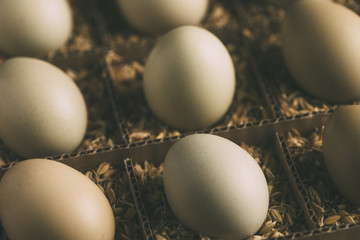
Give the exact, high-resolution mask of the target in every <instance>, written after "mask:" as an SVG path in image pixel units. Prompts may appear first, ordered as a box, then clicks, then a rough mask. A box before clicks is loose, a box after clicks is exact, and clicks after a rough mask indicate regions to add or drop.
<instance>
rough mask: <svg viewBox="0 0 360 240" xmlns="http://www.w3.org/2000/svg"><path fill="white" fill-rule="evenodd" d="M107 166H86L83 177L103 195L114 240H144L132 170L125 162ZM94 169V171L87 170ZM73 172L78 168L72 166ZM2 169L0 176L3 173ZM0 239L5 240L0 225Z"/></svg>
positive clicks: (101, 162) (125, 160)
mask: <svg viewBox="0 0 360 240" xmlns="http://www.w3.org/2000/svg"><path fill="white" fill-rule="evenodd" d="M117 160H118V161H115V162H113V163H112V164H110V163H109V162H105V161H103V160H100V163H97V164H96V165H92V164H86V161H87V159H83V162H84V163H85V165H86V167H85V168H83V169H82V170H83V173H84V174H85V175H86V176H87V177H88V178H89V179H90V180H91V181H93V182H94V183H95V184H96V185H97V186H98V187H99V188H100V189H101V190H102V191H103V193H104V194H105V196H106V197H107V199H108V201H109V204H110V205H111V208H112V210H113V213H114V218H115V228H116V232H115V239H143V235H142V232H143V231H142V229H143V228H144V227H143V223H142V222H141V221H140V220H141V219H140V218H139V215H138V212H139V208H138V204H137V201H136V199H135V198H134V197H135V194H134V189H133V188H132V184H131V183H132V181H133V179H131V177H132V169H131V166H130V165H128V161H129V160H128V159H124V161H122V160H121V159H117ZM90 166H93V167H90ZM72 167H74V168H75V169H78V168H77V165H76V164H75V165H73V166H72ZM4 171H5V170H4V169H1V173H4ZM0 239H1V240H8V237H7V236H6V233H5V231H4V229H3V227H2V225H1V224H0Z"/></svg>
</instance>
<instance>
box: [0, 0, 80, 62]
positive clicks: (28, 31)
mask: <svg viewBox="0 0 360 240" xmlns="http://www.w3.org/2000/svg"><path fill="white" fill-rule="evenodd" d="M72 28H73V19H72V11H71V8H70V6H69V3H68V1H67V0H51V1H49V0H31V1H29V0H1V1H0V33H1V36H0V50H1V51H4V52H5V53H7V54H9V55H11V56H42V55H45V54H46V53H48V52H50V51H54V50H57V49H58V48H60V47H61V46H63V45H64V44H65V42H66V41H67V40H68V39H69V37H70V36H71V34H72Z"/></svg>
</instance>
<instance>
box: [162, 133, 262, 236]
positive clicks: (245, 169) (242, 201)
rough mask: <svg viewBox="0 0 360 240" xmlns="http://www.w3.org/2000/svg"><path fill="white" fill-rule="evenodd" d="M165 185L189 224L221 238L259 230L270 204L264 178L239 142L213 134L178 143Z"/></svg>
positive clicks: (172, 150) (170, 154)
mask: <svg viewBox="0 0 360 240" xmlns="http://www.w3.org/2000/svg"><path fill="white" fill-rule="evenodd" d="M163 181H164V189H165V193H166V197H167V200H168V202H169V205H170V207H171V209H172V211H173V212H174V214H175V215H176V217H177V218H178V219H179V220H180V221H181V222H182V223H183V224H184V225H186V226H188V227H189V228H191V229H193V230H195V231H196V232H201V233H204V234H206V235H209V236H213V237H217V238H222V239H243V238H246V237H249V236H251V235H253V234H255V233H256V231H257V230H258V229H259V228H260V227H261V225H262V224H263V222H264V220H265V218H266V215H267V210H268V206H269V193H268V187H267V182H266V179H265V176H264V174H263V172H262V170H261V168H260V166H259V165H258V164H257V162H256V161H255V160H254V159H253V158H252V157H251V156H250V155H249V154H248V153H247V152H246V151H244V150H243V149H242V148H241V147H240V146H238V145H236V144H235V143H233V142H231V141H230V140H227V139H225V138H222V137H219V136H215V135H210V134H194V135H189V136H186V137H184V138H183V139H181V140H179V141H178V142H176V143H175V144H174V145H173V146H172V147H171V148H170V150H169V151H168V153H167V155H166V158H165V163H164V180H163Z"/></svg>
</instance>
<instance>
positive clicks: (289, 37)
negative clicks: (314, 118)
mask: <svg viewBox="0 0 360 240" xmlns="http://www.w3.org/2000/svg"><path fill="white" fill-rule="evenodd" d="M359 29H360V18H359V16H358V15H357V14H356V13H355V12H353V11H351V10H350V9H348V8H346V7H344V6H342V5H340V4H337V3H333V2H332V1H327V0H303V1H299V2H297V3H295V4H293V5H292V6H291V7H290V8H289V9H288V11H287V13H286V17H285V20H284V22H283V25H282V30H281V33H282V39H281V41H282V49H283V55H284V58H285V62H286V64H287V66H288V68H289V70H290V73H291V74H292V76H293V77H294V80H295V81H296V82H297V83H298V85H299V86H300V87H301V88H303V89H304V90H305V91H306V92H308V93H310V94H311V95H313V96H315V97H318V98H321V99H324V100H327V101H330V102H335V103H344V102H349V101H355V100H357V99H359V98H360V80H359V79H360V68H359V67H358V63H359V62H360V48H359V42H360V30H359Z"/></svg>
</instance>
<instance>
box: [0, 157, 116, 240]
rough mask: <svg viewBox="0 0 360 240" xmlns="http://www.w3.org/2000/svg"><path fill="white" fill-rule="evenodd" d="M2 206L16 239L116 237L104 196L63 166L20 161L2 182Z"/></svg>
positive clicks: (8, 230) (3, 216)
mask: <svg viewBox="0 0 360 240" xmlns="http://www.w3.org/2000/svg"><path fill="white" fill-rule="evenodd" d="M0 203H1V204H0V218H1V221H2V224H3V226H4V229H5V231H6V233H7V235H8V236H9V238H10V239H12V240H25V239H26V240H32V239H34V240H35V239H36V240H39V239H42V240H50V239H51V240H60V239H61V240H63V239H77V240H82V239H84V240H92V239H93V240H99V239H102V240H107V239H108V240H113V239H114V234H115V220H114V215H113V212H112V209H111V206H110V204H109V202H108V200H107V198H106V197H105V195H104V194H103V192H102V191H101V190H100V189H99V188H98V187H97V186H96V184H94V183H93V182H92V181H91V180H90V179H88V178H87V177H86V176H85V175H83V174H81V173H80V172H78V171H76V170H75V169H73V168H71V167H69V166H67V165H65V164H62V163H60V162H56V161H53V160H46V159H31V160H25V161H23V162H19V163H17V164H16V165H15V166H14V167H12V168H11V169H10V170H8V171H7V172H6V173H5V175H4V176H3V178H2V179H1V182H0Z"/></svg>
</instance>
